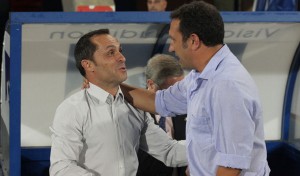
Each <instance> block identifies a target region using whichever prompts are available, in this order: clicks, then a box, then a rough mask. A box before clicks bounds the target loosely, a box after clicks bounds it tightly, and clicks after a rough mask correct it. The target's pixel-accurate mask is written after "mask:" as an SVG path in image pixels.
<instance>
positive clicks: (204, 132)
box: [189, 114, 212, 146]
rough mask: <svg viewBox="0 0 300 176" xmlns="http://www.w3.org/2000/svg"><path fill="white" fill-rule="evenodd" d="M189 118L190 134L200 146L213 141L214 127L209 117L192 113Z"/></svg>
mask: <svg viewBox="0 0 300 176" xmlns="http://www.w3.org/2000/svg"><path fill="white" fill-rule="evenodd" d="M189 120H190V122H189V134H190V137H191V140H192V141H194V142H196V143H197V144H198V145H200V146H206V145H208V144H210V143H211V141H212V127H211V123H210V119H209V117H207V116H201V115H200V116H199V115H198V116H196V114H192V115H191V118H190V119H189Z"/></svg>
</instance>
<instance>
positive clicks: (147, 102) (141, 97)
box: [120, 83, 156, 113]
mask: <svg viewBox="0 0 300 176" xmlns="http://www.w3.org/2000/svg"><path fill="white" fill-rule="evenodd" d="M120 87H121V89H122V92H123V93H124V95H125V99H126V100H127V101H128V102H130V103H131V104H132V105H133V106H135V107H137V108H139V109H141V110H144V111H147V112H150V113H156V111H155V93H153V92H150V91H147V90H146V89H142V88H137V87H132V86H129V85H127V84H124V83H122V84H121V85H120Z"/></svg>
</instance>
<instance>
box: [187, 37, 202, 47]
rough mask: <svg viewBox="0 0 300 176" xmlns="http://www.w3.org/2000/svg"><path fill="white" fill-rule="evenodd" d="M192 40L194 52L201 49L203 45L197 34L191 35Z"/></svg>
mask: <svg viewBox="0 0 300 176" xmlns="http://www.w3.org/2000/svg"><path fill="white" fill-rule="evenodd" d="M190 40H191V41H190V43H191V46H192V49H193V50H197V49H198V48H200V47H201V44H202V43H201V40H200V39H199V37H198V35H197V34H191V37H190Z"/></svg>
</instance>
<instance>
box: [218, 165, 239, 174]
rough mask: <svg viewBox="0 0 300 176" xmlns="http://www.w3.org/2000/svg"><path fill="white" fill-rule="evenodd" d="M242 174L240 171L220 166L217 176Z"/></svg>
mask: <svg viewBox="0 0 300 176" xmlns="http://www.w3.org/2000/svg"><path fill="white" fill-rule="evenodd" d="M240 173H241V170H240V169H234V168H229V167H223V166H219V167H218V169H217V176H239V175H240Z"/></svg>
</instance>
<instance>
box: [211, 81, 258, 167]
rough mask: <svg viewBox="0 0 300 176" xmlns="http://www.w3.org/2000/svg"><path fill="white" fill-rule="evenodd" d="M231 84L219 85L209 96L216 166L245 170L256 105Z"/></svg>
mask: <svg viewBox="0 0 300 176" xmlns="http://www.w3.org/2000/svg"><path fill="white" fill-rule="evenodd" d="M241 86H243V85H239V84H237V83H234V82H226V81H224V82H220V83H218V86H216V87H218V89H217V90H214V91H213V92H214V93H213V94H212V96H214V97H213V99H214V100H215V102H212V104H213V106H212V112H213V114H214V118H213V119H214V123H215V125H214V131H215V132H214V135H215V137H214V138H215V139H216V140H215V142H216V144H215V147H216V150H217V156H216V164H217V165H220V166H224V167H231V168H239V169H248V168H249V167H250V164H251V152H252V150H253V144H254V140H255V137H254V136H255V135H254V133H255V123H254V121H255V119H253V117H254V115H253V114H252V113H260V112H255V109H256V103H257V102H255V100H252V98H251V97H250V96H249V95H251V93H250V94H248V93H247V92H246V91H244V90H248V89H243V88H241Z"/></svg>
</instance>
